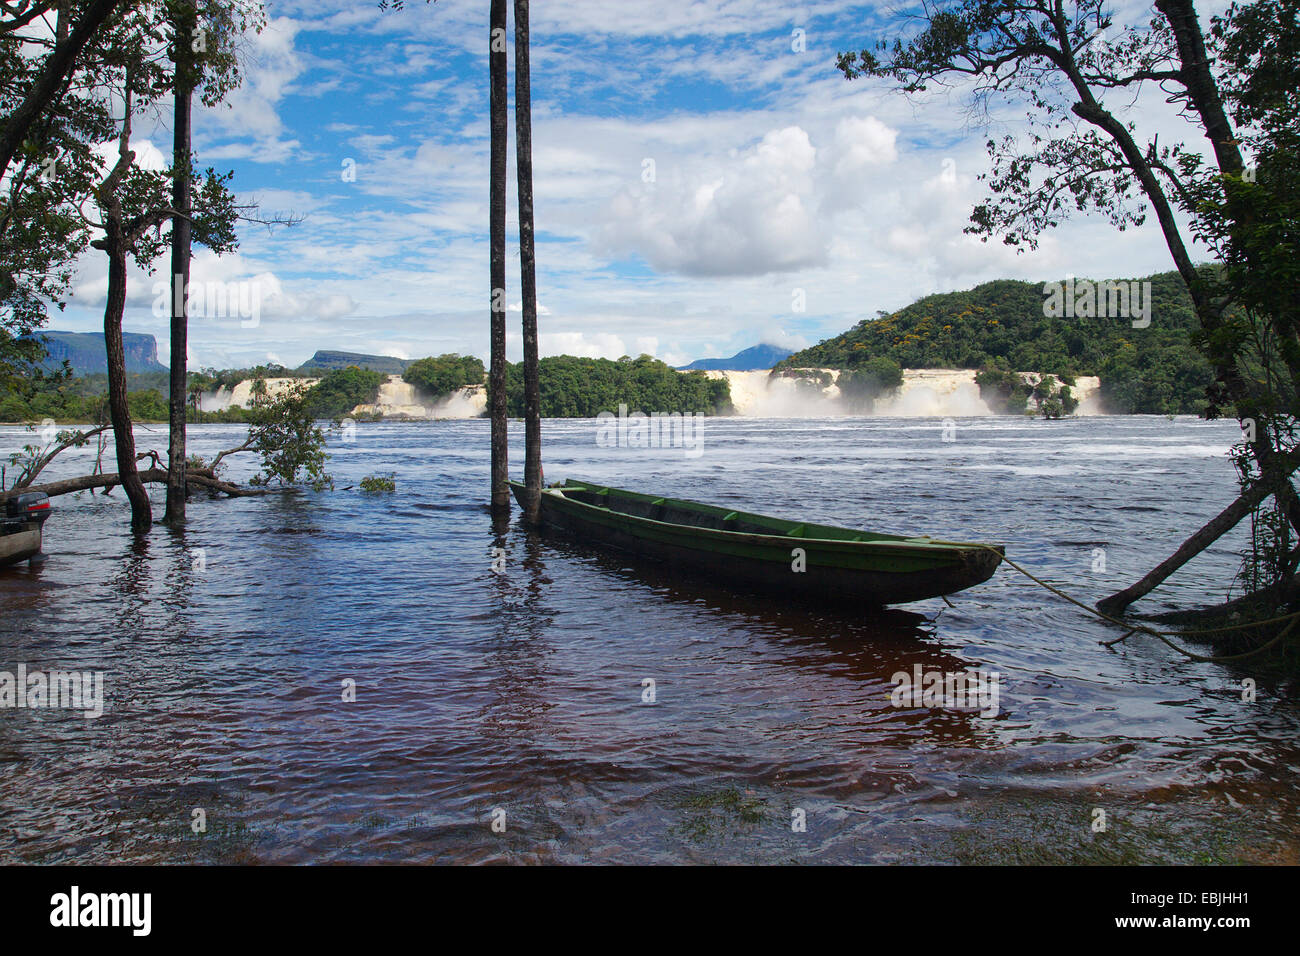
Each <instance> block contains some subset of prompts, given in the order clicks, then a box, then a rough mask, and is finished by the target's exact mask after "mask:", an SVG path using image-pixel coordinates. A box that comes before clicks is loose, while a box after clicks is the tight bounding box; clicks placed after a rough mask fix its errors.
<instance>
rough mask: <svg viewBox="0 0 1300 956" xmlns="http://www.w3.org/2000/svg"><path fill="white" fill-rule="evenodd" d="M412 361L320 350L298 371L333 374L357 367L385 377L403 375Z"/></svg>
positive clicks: (361, 353)
mask: <svg viewBox="0 0 1300 956" xmlns="http://www.w3.org/2000/svg"><path fill="white" fill-rule="evenodd" d="M412 361H413V359H400V358H395V357H393V356H391V355H366V354H365V353H364V352H332V351H330V350H329V349H320V350H319V351H318V352H317V353H316V354H315V355H313V356H312V357H311V358H309V359H308V360H307V361H305V362H303V363H302V364H301V365H299V366H298V371H300V372H310V371H312V370H313V369H319V370H320V371H322V372H332V371H334V370H335V369H340V368H347V367H348V366H350V365H355V366H356V367H357V368H364V369H369V370H370V371H372V372H383V373H384V374H385V375H401V374H402V373H403V372H405V371H406V370H407V368H408V367H409V366H410V364H411V362H412Z"/></svg>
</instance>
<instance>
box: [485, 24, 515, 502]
mask: <svg viewBox="0 0 1300 956" xmlns="http://www.w3.org/2000/svg"><path fill="white" fill-rule="evenodd" d="M506 13H507V8H506V0H492V9H491V12H490V15H489V21H490V26H489V30H488V76H489V83H488V86H489V91H490V92H489V113H490V115H491V126H492V141H491V157H490V162H489V165H490V168H491V172H490V174H489V178H490V180H491V182H490V185H489V203H488V209H489V211H488V215H489V218H490V219H491V230H490V231H491V260H492V261H491V280H492V289H491V294H492V297H491V306H490V308H491V330H492V331H491V338H492V357H491V364H490V366H489V371H488V392H489V394H490V395H491V403H492V407H491V410H490V413H491V417H492V513H493V515H494V516H498V517H499V516H503V515H508V514H509V513H510V487H509V485H508V484H507V482H508V481H509V479H510V454H509V439H508V434H507V433H508V428H509V421H508V418H507V409H506V311H505V309H506V306H505V288H506V150H507V145H508V144H507V137H508V135H509V133H508V127H509V119H510V107H509V104H508V103H507V98H508V86H507V73H508V71H509V67H508V65H507V63H506V35H507V32H506Z"/></svg>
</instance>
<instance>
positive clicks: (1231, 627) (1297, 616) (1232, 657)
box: [979, 544, 1300, 662]
mask: <svg viewBox="0 0 1300 956" xmlns="http://www.w3.org/2000/svg"><path fill="white" fill-rule="evenodd" d="M979 547H981V548H984V549H986V550H988V551H992V552H993V553H994V554H997V555H998V556H999V557H1001V558H1002V560H1003V561H1004V562H1006V563H1007V565H1009V566H1010V567H1012V568H1014V569H1015V570H1017V571H1019V572H1020V573H1021V574H1023V575H1024V576H1025V577H1027V578H1029V580H1031V581H1033V582H1034V583H1035V584H1037V585H1038V586H1039V587H1042V588H1045V589H1046V590H1048V591H1051V592H1052V593H1053V594H1055V595H1056V596H1057V597H1059V598H1062V599H1064V600H1066V601H1069V602H1070V603H1071V604H1073V605H1074V606H1075V607H1079V608H1082V609H1083V610H1085V611H1087V612H1088V613H1089V614H1091V615H1092V616H1093V617H1096V618H1099V619H1101V620H1103V621H1106V622H1108V623H1110V624H1115V625H1118V626H1119V627H1123V628H1126V629H1127V633H1126V634H1124V636H1123V637H1118V638H1116V639H1115V640H1113V641H1098V643H1099V644H1102V645H1103V646H1105V647H1113V646H1115V645H1116V644H1118V643H1119V642H1120V641H1124V640H1127V639H1128V638H1130V637H1132V636H1133V635H1134V634H1136V633H1138V632H1139V631H1141V632H1142V633H1144V634H1150V635H1152V636H1153V637H1155V638H1157V639H1158V640H1160V641H1162V642H1163V643H1165V644H1166V645H1168V646H1169V647H1171V648H1173V649H1174V650H1176V651H1177V652H1178V653H1179V654H1182V655H1184V656H1185V657H1188V658H1191V659H1192V660H1194V661H1214V662H1224V661H1240V660H1244V659H1246V658H1248V657H1254V656H1255V655H1256V654H1261V653H1263V652H1264V651H1266V650H1268V649H1269V648H1270V647H1272V646H1273V645H1274V644H1277V643H1278V642H1279V641H1281V640H1282V639H1283V638H1284V637H1286V636H1287V634H1289V633H1290V631H1291V629H1292V628H1293V627H1295V625H1296V622H1297V621H1298V620H1300V611H1296V612H1294V613H1292V614H1283V615H1281V616H1279V617H1271V618H1268V619H1266V620H1263V621H1252V622H1250V623H1248V624H1227V625H1224V626H1223V627H1210V628H1196V629H1189V630H1183V631H1161V630H1157V629H1156V628H1154V627H1149V626H1148V625H1146V624H1134V623H1133V622H1131V621H1125V620H1121V619H1120V618H1117V617H1111V616H1110V615H1109V614H1106V613H1104V612H1102V611H1099V610H1097V609H1096V608H1095V607H1092V606H1091V605H1089V604H1084V603H1083V602H1082V601H1080V600H1079V599H1078V598H1075V597H1071V596H1070V595H1069V594H1066V593H1065V592H1064V591H1062V590H1061V589H1060V588H1058V587H1056V585H1054V584H1049V583H1048V582H1047V581H1044V580H1043V579H1042V578H1040V577H1038V576H1037V575H1035V574H1033V573H1032V572H1030V571H1028V570H1026V569H1025V568H1022V567H1021V566H1020V565H1018V564H1016V562H1014V561H1012V560H1011V559H1010V558H1008V557H1007V556H1006V555H1005V554H1003V553H1002V552H1001V551H999V550H998V549H997V548H994V547H991V546H990V545H987V544H982V545H979ZM1282 621H1289V622H1290V623H1288V624H1287V626H1286V627H1284V628H1282V630H1281V631H1279V632H1278V633H1277V634H1276V635H1274V636H1273V637H1272V638H1271V639H1270V640H1269V641H1268V642H1267V643H1265V644H1261V645H1260V646H1259V647H1256V648H1255V649H1253V650H1249V651H1245V652H1244V653H1241V654H1227V655H1218V656H1216V655H1211V654H1197V653H1196V652H1195V651H1189V650H1188V649H1187V648H1185V647H1181V646H1179V645H1178V644H1175V643H1174V642H1173V641H1171V640H1170V639H1169V637H1168V636H1167V635H1170V634H1176V635H1179V636H1186V635H1189V634H1219V633H1222V632H1224V631H1242V630H1248V629H1250V628H1255V627H1264V626H1265V625H1268V624H1279V623H1281V622H1282Z"/></svg>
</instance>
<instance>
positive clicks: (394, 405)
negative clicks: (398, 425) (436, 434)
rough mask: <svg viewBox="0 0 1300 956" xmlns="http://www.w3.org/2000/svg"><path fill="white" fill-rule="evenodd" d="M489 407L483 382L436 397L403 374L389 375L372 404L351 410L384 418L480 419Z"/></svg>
mask: <svg viewBox="0 0 1300 956" xmlns="http://www.w3.org/2000/svg"><path fill="white" fill-rule="evenodd" d="M486 410H487V388H486V386H483V385H466V386H465V387H463V388H458V389H456V390H455V391H454V392H452V393H451V394H449V395H444V396H443V397H442V398H436V399H435V398H433V397H432V396H430V395H429V394H428V393H427V392H425V391H423V390H422V389H418V388H416V387H415V386H414V385H412V384H411V383H409V382H405V381H403V380H402V376H400V375H390V376H388V381H386V382H384V383H383V384H382V385H380V386H379V394H378V395H377V396H376V397H375V400H374V402H373V403H372V404H369V405H358V406H357V407H356V408H354V409H352V414H353V416H355V417H357V418H361V417H372V416H375V415H378V416H380V417H382V418H399V419H400V418H424V419H429V418H477V417H479V416H480V415H482V414H483V413H484V411H486Z"/></svg>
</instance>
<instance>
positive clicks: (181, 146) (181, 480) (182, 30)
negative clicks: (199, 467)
mask: <svg viewBox="0 0 1300 956" xmlns="http://www.w3.org/2000/svg"><path fill="white" fill-rule="evenodd" d="M194 26H195V19H194V12H193V10H192V9H191V10H188V11H186V12H185V13H183V14H181V15H180V16H179V17H178V18H177V20H176V23H175V37H174V39H173V47H172V62H173V63H174V64H175V74H176V79H175V83H174V88H173V95H174V98H175V124H174V125H175V131H174V134H173V141H172V208H173V209H174V210H175V211H176V213H177V215H175V216H173V217H172V261H171V272H172V274H171V292H172V316H171V363H170V364H171V378H170V385H171V394H170V397H169V402H168V416H167V418H168V442H167V508H166V510H165V511H164V512H163V521H164V522H166V523H167V524H169V525H172V526H179V525H182V524H184V523H185V462H186V455H185V423H186V410H185V404H186V398H187V395H186V388H185V385H186V379H187V377H188V376H187V372H188V367H187V362H188V356H187V345H186V343H187V337H188V316H187V315H186V305H187V303H186V299H187V295H188V291H189V284H190V220H189V218H188V217H189V212H190V205H191V199H190V115H191V103H192V100H193V91H194V76H193V69H192V61H193V56H192V54H191V49H190V44H191V42H192V40H191V38H192V37H193V35H194Z"/></svg>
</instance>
